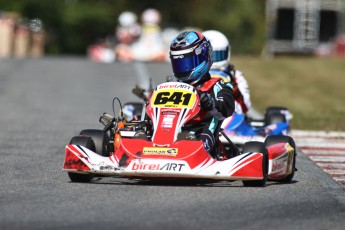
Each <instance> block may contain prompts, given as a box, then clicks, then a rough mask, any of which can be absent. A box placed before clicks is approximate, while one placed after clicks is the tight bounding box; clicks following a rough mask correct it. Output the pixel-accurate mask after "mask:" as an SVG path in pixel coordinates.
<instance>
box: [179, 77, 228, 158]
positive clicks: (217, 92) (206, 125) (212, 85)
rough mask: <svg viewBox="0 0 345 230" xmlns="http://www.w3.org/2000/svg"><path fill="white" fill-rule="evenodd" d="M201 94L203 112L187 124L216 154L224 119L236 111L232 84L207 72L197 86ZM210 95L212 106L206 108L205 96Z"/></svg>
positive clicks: (206, 147)
mask: <svg viewBox="0 0 345 230" xmlns="http://www.w3.org/2000/svg"><path fill="white" fill-rule="evenodd" d="M195 87H196V88H197V90H198V91H199V92H200V95H201V97H200V98H201V99H200V102H201V109H202V110H201V112H200V113H199V116H198V117H196V118H194V119H192V120H191V121H190V122H188V123H187V124H186V127H188V126H190V127H192V128H191V130H193V131H194V132H195V134H196V137H197V138H198V140H202V141H203V142H204V147H205V149H206V151H207V152H209V153H210V154H211V155H214V151H213V150H214V147H215V145H216V143H217V140H218V135H219V131H220V126H221V124H222V122H223V120H224V119H225V118H227V117H229V116H231V115H232V113H233V112H234V107H235V102H234V97H233V92H232V86H231V84H230V83H229V82H227V83H225V82H223V80H222V79H220V78H211V76H210V74H207V76H206V77H204V79H203V80H202V81H201V82H199V83H198V85H196V86H195ZM203 94H204V95H205V94H206V95H210V100H211V101H212V104H213V105H212V106H211V107H210V108H205V106H207V105H205V103H203V96H204V95H203ZM206 104H207V103H206Z"/></svg>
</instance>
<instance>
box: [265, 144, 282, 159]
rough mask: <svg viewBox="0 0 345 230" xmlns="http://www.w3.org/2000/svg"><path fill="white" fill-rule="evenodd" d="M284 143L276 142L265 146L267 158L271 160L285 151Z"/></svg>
mask: <svg viewBox="0 0 345 230" xmlns="http://www.w3.org/2000/svg"><path fill="white" fill-rule="evenodd" d="M285 145H286V143H277V144H274V145H271V146H268V147H267V151H268V159H269V160H273V159H275V158H277V157H280V156H281V155H282V154H283V153H285V152H286V147H285Z"/></svg>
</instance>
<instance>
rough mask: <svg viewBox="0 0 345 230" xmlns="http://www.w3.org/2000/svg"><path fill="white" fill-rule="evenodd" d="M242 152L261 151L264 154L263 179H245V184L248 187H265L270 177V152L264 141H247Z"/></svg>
mask: <svg viewBox="0 0 345 230" xmlns="http://www.w3.org/2000/svg"><path fill="white" fill-rule="evenodd" d="M242 152H259V153H262V154H263V161H262V174H263V175H264V178H263V179H262V180H244V181H242V182H243V185H244V186H248V187H264V186H265V185H266V181H267V178H268V153H267V149H266V146H265V144H264V143H262V142H259V141H250V142H246V143H245V144H244V146H243V151H242Z"/></svg>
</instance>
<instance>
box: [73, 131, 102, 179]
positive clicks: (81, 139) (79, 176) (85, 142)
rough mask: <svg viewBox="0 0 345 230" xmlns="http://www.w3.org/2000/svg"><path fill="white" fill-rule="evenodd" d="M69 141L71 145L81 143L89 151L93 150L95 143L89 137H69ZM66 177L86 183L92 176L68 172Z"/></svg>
mask: <svg viewBox="0 0 345 230" xmlns="http://www.w3.org/2000/svg"><path fill="white" fill-rule="evenodd" d="M69 143H70V144H72V145H81V146H83V147H85V148H87V149H90V150H91V151H95V143H94V142H93V140H92V139H91V137H86V136H75V137H73V138H72V139H71V141H70V142H69ZM68 177H69V179H71V181H73V182H80V183H86V182H90V181H91V180H92V178H93V177H94V176H93V175H92V174H80V173H73V172H68Z"/></svg>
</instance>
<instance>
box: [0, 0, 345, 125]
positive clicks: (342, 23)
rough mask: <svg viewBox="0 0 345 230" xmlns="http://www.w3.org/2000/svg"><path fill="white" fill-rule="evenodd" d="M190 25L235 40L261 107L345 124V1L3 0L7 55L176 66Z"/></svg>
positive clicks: (1, 39)
mask: <svg viewBox="0 0 345 230" xmlns="http://www.w3.org/2000/svg"><path fill="white" fill-rule="evenodd" d="M188 29H195V30H199V31H205V30H210V29H212V30H219V31H221V32H223V33H224V34H225V35H226V36H227V37H228V39H229V40H230V43H231V55H232V56H231V62H232V63H233V64H235V66H236V67H237V69H240V70H241V71H243V72H244V75H245V76H246V78H247V80H248V83H249V86H250V90H251V98H252V102H253V104H254V106H255V108H256V109H258V110H259V112H263V111H264V110H265V108H266V107H267V106H270V105H285V106H287V107H289V108H290V109H291V111H292V112H293V114H294V117H295V119H294V127H297V128H303V129H304V128H305V129H323V130H344V131H345V124H344V122H343V117H344V116H345V106H344V103H343V99H344V98H345V91H344V90H343V86H344V85H345V78H344V75H345V74H344V73H345V63H344V61H345V59H344V57H345V35H344V31H345V0H217V1H208V0H165V1H157V0H140V1H137V0H97V1H94V0H15V1H9V0H0V58H11V59H12V58H14V59H25V58H27V59H32V58H40V57H44V56H49V57H51V56H59V57H61V56H69V57H70V56H76V57H82V58H87V59H89V60H92V61H94V62H101V63H113V62H130V61H148V62H152V61H154V62H167V63H168V61H169V58H168V47H169V44H170V42H171V41H172V39H173V37H174V36H176V35H177V34H178V33H179V32H180V31H182V30H188ZM167 69H170V68H168V66H167ZM167 74H169V73H167ZM164 77H165V76H164Z"/></svg>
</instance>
